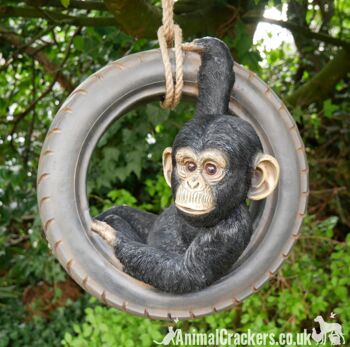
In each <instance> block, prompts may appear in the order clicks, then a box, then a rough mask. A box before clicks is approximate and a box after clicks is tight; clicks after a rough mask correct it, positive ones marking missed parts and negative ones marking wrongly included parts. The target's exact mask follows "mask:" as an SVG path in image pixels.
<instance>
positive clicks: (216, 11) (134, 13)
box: [104, 0, 236, 39]
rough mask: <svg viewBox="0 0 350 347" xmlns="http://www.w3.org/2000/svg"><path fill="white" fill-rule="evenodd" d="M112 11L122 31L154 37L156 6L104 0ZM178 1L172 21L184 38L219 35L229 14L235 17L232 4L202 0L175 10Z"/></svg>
mask: <svg viewBox="0 0 350 347" xmlns="http://www.w3.org/2000/svg"><path fill="white" fill-rule="evenodd" d="M104 3H105V5H106V7H107V9H108V10H109V12H110V13H111V14H113V16H114V17H115V18H116V21H117V22H118V23H119V25H120V27H121V28H122V30H123V31H124V32H126V33H127V34H129V35H132V36H135V37H144V38H148V39H154V38H156V37H157V35H156V33H157V30H158V28H159V26H160V25H161V22H162V12H161V9H160V8H159V7H156V6H153V5H152V4H151V3H150V2H149V1H147V0H104ZM180 5H181V1H178V2H177V3H175V9H174V12H175V16H174V19H175V22H176V23H177V24H179V25H180V26H181V28H182V30H183V35H184V37H185V38H187V37H196V36H197V37H199V36H203V35H214V36H219V37H220V36H222V35H223V34H225V32H220V28H224V27H225V24H226V23H231V27H232V24H233V22H232V17H233V16H234V17H236V11H233V10H232V7H230V8H228V7H227V6H226V5H223V4H220V3H218V2H216V1H203V2H202V3H201V5H202V6H198V7H197V8H196V9H194V10H193V11H191V12H186V13H184V12H181V13H179V14H176V13H177V6H180Z"/></svg>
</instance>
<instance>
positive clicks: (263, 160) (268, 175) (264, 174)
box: [248, 154, 280, 200]
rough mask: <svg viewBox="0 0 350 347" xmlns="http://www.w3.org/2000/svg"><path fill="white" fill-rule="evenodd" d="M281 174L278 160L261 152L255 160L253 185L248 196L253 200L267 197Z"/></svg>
mask: <svg viewBox="0 0 350 347" xmlns="http://www.w3.org/2000/svg"><path fill="white" fill-rule="evenodd" d="M279 176H280V166H279V164H278V162H277V160H276V159H275V158H274V157H272V156H271V155H268V154H259V155H258V156H257V158H256V160H255V170H254V173H253V178H252V183H251V187H250V189H249V192H248V198H249V199H251V200H261V199H265V198H266V197H267V196H268V195H270V194H271V193H272V192H273V190H274V189H275V188H276V186H277V183H278V179H279Z"/></svg>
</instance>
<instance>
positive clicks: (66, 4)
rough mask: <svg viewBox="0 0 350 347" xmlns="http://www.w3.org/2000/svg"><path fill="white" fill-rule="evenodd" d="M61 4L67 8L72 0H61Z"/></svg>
mask: <svg viewBox="0 0 350 347" xmlns="http://www.w3.org/2000/svg"><path fill="white" fill-rule="evenodd" d="M61 4H62V5H63V7H65V8H67V7H68V6H69V4H70V0H61Z"/></svg>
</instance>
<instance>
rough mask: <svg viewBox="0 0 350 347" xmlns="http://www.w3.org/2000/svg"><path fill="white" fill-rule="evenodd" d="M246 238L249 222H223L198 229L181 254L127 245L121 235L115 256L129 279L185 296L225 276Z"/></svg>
mask: <svg viewBox="0 0 350 347" xmlns="http://www.w3.org/2000/svg"><path fill="white" fill-rule="evenodd" d="M248 220H249V219H248ZM220 224H221V223H220ZM227 224H231V225H227ZM250 235H251V226H250V223H249V222H244V221H240V222H237V221H235V222H234V223H229V222H227V221H226V222H225V223H223V225H221V226H220V227H215V229H211V230H207V231H205V230H202V232H201V233H199V234H198V236H197V237H196V238H195V239H194V240H193V242H192V243H191V245H190V246H189V248H188V249H187V251H186V253H185V254H184V255H179V254H175V253H169V252H166V251H163V250H161V249H158V248H154V247H150V246H147V245H144V244H141V243H139V242H134V241H131V242H130V241H128V240H126V239H125V238H124V237H123V236H122V235H121V237H118V242H117V243H116V244H115V253H116V256H117V257H118V259H119V260H120V262H121V263H122V264H123V265H124V271H125V272H126V273H129V274H130V275H131V276H133V277H135V278H137V279H139V280H142V281H144V282H146V283H148V284H151V285H153V286H154V287H156V288H158V289H160V290H163V291H166V292H172V293H186V292H191V291H195V290H199V289H202V288H205V287H207V286H208V285H210V284H211V283H213V282H214V281H215V280H217V279H219V278H220V277H221V276H222V275H223V274H225V273H227V272H228V271H229V269H230V267H231V266H232V265H233V263H234V262H235V261H236V260H237V258H238V257H239V256H240V255H241V253H242V252H243V250H244V249H245V247H246V245H247V243H248V242H249V239H250ZM118 236H119V235H118Z"/></svg>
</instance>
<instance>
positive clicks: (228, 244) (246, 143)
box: [96, 37, 262, 293]
mask: <svg viewBox="0 0 350 347" xmlns="http://www.w3.org/2000/svg"><path fill="white" fill-rule="evenodd" d="M195 43H196V44H197V45H199V46H201V47H203V49H204V51H203V53H202V64H201V66H200V70H199V97H198V104H197V111H196V115H195V117H194V119H193V120H191V121H189V122H188V123H186V124H185V125H184V127H183V128H182V129H181V130H180V132H179V133H178V135H177V136H176V138H175V141H174V144H173V151H172V163H173V172H172V178H171V184H172V193H173V197H174V198H175V197H176V192H177V188H178V185H179V179H178V175H177V170H176V161H175V155H176V152H177V150H178V149H179V148H181V147H191V148H192V149H193V150H194V151H196V152H200V151H202V150H204V149H213V148H214V149H218V150H220V151H222V152H224V153H225V155H226V157H227V158H228V161H229V166H228V168H227V172H226V174H225V176H224V178H223V179H222V180H221V181H220V182H219V183H218V184H217V185H215V186H214V187H213V194H214V202H215V209H214V210H213V211H212V212H209V213H207V214H205V215H201V216H195V215H189V214H186V213H185V212H182V211H180V210H179V209H177V208H176V206H175V205H171V206H170V207H169V208H168V209H166V210H165V211H164V212H163V213H161V214H160V215H159V216H157V215H154V214H151V213H147V212H143V211H139V210H136V209H133V208H131V207H127V206H117V207H114V208H112V209H110V210H109V211H106V212H104V213H103V214H101V215H100V216H98V217H97V218H96V219H97V220H101V221H104V222H106V223H107V224H109V225H110V226H112V227H113V228H114V229H115V230H117V233H116V242H115V246H114V249H115V254H116V256H117V258H118V259H119V260H120V262H121V263H122V264H123V266H124V271H125V272H126V273H128V274H130V275H131V276H133V277H135V278H137V279H139V280H141V281H144V282H146V283H149V284H151V285H153V286H154V287H155V288H158V289H160V290H163V291H166V292H171V293H186V292H191V291H196V290H199V289H202V288H205V287H207V286H209V285H210V284H212V283H213V282H214V281H216V280H218V279H219V278H220V277H222V276H223V275H225V274H227V273H228V272H229V270H230V268H231V267H232V265H233V264H234V263H235V262H236V260H237V259H238V258H239V256H240V255H241V254H242V252H243V251H244V249H245V248H246V246H247V245H248V242H249V240H250V237H251V234H252V226H251V218H250V215H249V211H248V208H247V206H246V204H245V200H246V198H247V193H248V190H249V187H250V184H251V178H252V171H253V165H254V159H255V157H256V155H257V154H258V153H259V152H261V151H262V147H261V143H260V141H259V138H258V136H257V134H256V133H255V131H254V129H253V128H252V127H251V126H250V125H249V124H248V123H247V122H246V121H244V120H242V119H240V118H238V117H236V116H233V115H230V114H229V109H228V106H229V100H230V94H231V90H232V87H233V84H234V72H233V60H232V57H231V54H230V51H229V49H228V47H227V46H226V45H225V44H224V43H223V42H222V41H220V40H218V39H214V38H209V37H208V38H203V39H198V40H196V41H195Z"/></svg>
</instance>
